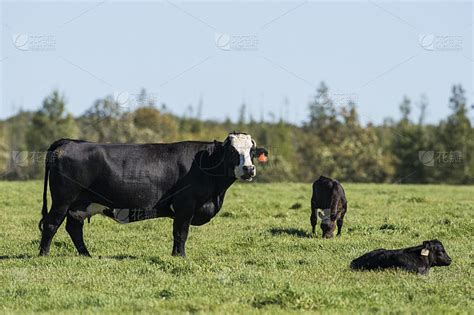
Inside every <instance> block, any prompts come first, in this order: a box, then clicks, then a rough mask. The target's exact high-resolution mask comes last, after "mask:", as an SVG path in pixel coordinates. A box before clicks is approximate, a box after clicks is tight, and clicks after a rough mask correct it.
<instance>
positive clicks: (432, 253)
mask: <svg viewBox="0 0 474 315" xmlns="http://www.w3.org/2000/svg"><path fill="white" fill-rule="evenodd" d="M420 255H422V256H427V257H428V259H429V262H430V265H431V266H449V265H450V264H451V258H450V257H449V256H448V253H446V250H445V249H444V246H443V244H442V243H441V242H440V241H438V240H431V241H424V242H423V249H422V250H421V253H420Z"/></svg>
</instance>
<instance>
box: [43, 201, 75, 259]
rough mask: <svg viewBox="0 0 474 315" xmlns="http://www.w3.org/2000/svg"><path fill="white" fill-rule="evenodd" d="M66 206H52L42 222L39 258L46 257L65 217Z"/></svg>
mask: <svg viewBox="0 0 474 315" xmlns="http://www.w3.org/2000/svg"><path fill="white" fill-rule="evenodd" d="M67 210H68V205H55V204H54V203H53V205H52V206H51V210H50V211H49V213H48V214H47V215H46V217H45V218H44V221H43V231H42V232H41V242H40V252H39V254H40V256H47V255H48V254H49V249H50V247H51V241H52V240H53V237H54V235H55V234H56V232H57V231H58V228H59V226H60V225H61V223H63V221H64V218H65V217H66V212H67Z"/></svg>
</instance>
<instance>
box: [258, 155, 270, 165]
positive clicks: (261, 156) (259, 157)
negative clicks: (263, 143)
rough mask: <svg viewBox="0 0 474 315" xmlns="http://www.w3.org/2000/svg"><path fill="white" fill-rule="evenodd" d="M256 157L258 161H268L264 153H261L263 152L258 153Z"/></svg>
mask: <svg viewBox="0 0 474 315" xmlns="http://www.w3.org/2000/svg"><path fill="white" fill-rule="evenodd" d="M257 159H258V161H259V162H260V163H267V162H268V157H266V156H265V154H263V153H262V154H260V155H259V156H258V158H257Z"/></svg>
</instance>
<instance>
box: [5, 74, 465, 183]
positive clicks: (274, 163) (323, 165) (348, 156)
mask: <svg viewBox="0 0 474 315" xmlns="http://www.w3.org/2000/svg"><path fill="white" fill-rule="evenodd" d="M126 101H127V104H128V103H129V102H130V100H129V99H126ZM416 106H417V107H418V108H419V112H420V115H419V117H418V119H417V120H413V119H411V118H410V117H411V116H412V111H413V107H414V104H413V102H412V100H410V99H409V98H408V97H404V98H403V99H402V101H401V103H400V107H399V109H400V113H401V118H400V119H399V120H394V119H393V118H387V119H385V120H384V122H383V123H381V124H379V125H374V124H372V123H370V122H369V123H367V124H362V123H361V122H360V119H359V115H358V112H357V106H356V104H355V103H354V102H352V101H350V100H348V101H347V102H346V104H341V105H340V106H339V104H338V105H337V106H336V104H335V102H334V100H333V99H332V97H331V94H330V93H329V89H328V87H327V86H326V84H325V83H324V82H322V83H321V84H320V85H319V87H318V89H317V90H316V93H315V95H314V99H313V100H312V101H311V102H310V103H309V104H308V109H309V117H308V118H307V120H306V121H305V122H304V123H303V124H302V125H295V124H291V123H288V122H286V121H284V120H283V119H280V120H279V121H275V120H273V121H271V122H269V121H263V120H260V121H257V120H255V119H253V118H249V119H248V118H247V114H246V107H245V105H242V106H241V108H240V109H239V119H238V120H237V121H231V120H230V119H226V120H225V121H221V122H219V121H213V120H203V119H201V118H200V112H201V108H202V102H200V104H199V105H198V107H197V109H196V110H193V108H190V110H189V111H188V112H187V113H186V114H185V115H182V116H178V115H176V114H175V113H172V112H171V111H170V110H169V109H168V107H167V106H166V104H161V105H159V106H158V105H157V104H156V101H155V100H154V99H152V98H150V97H149V95H147V92H146V90H142V91H141V92H140V93H139V94H138V95H137V96H136V98H135V99H133V106H132V107H130V106H124V102H123V100H120V99H117V97H113V96H106V97H104V98H101V99H98V100H96V101H95V102H94V104H92V106H91V107H90V108H89V109H88V110H86V111H85V112H84V113H83V114H82V115H80V116H78V117H74V116H73V115H72V114H71V113H69V112H68V111H67V104H66V98H65V96H64V95H62V94H61V93H60V92H59V91H53V92H52V93H51V94H50V95H49V96H47V97H46V98H45V99H44V100H43V102H42V105H41V108H40V109H39V110H37V111H24V110H20V111H19V112H18V113H17V114H16V115H14V116H12V117H10V118H8V119H5V120H3V121H0V127H1V128H0V140H1V141H0V145H1V146H2V147H1V150H0V151H1V155H0V170H1V172H0V175H1V178H2V179H7V180H18V179H38V178H42V176H43V169H44V167H43V165H44V152H45V151H46V150H47V148H48V147H49V145H50V144H51V143H52V142H53V141H54V140H56V139H59V138H78V139H85V140H89V141H96V142H137V143H147V142H152V143H153V142H173V141H180V140H214V139H219V140H223V138H224V137H225V136H226V135H227V133H229V132H230V131H234V130H235V131H242V132H247V133H249V134H251V135H252V137H253V138H254V139H255V140H256V141H257V143H258V144H259V145H264V146H266V147H267V148H268V149H269V151H270V163H268V165H265V166H262V167H259V176H258V177H259V178H258V180H259V181H267V182H269V181H304V182H309V181H313V180H314V179H315V178H317V177H318V176H319V175H321V174H324V175H326V176H330V177H334V178H337V179H339V180H341V181H351V182H392V183H449V184H469V183H473V182H474V180H473V176H472V175H473V170H474V157H473V153H474V132H473V128H472V125H471V121H470V119H469V110H470V107H469V106H468V104H467V99H466V96H465V91H464V89H463V88H462V86H461V85H454V86H453V87H452V89H451V96H450V98H449V100H447V106H449V108H450V111H451V112H450V114H449V116H448V117H446V118H445V119H443V120H441V121H440V122H439V123H436V124H429V123H426V122H425V115H426V109H427V107H428V101H427V100H426V98H425V97H422V98H421V99H420V100H419V101H418V102H417V104H416ZM131 108H132V109H131Z"/></svg>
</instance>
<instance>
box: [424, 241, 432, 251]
mask: <svg viewBox="0 0 474 315" xmlns="http://www.w3.org/2000/svg"><path fill="white" fill-rule="evenodd" d="M423 248H424V249H427V250H430V249H431V242H430V241H424V242H423Z"/></svg>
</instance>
